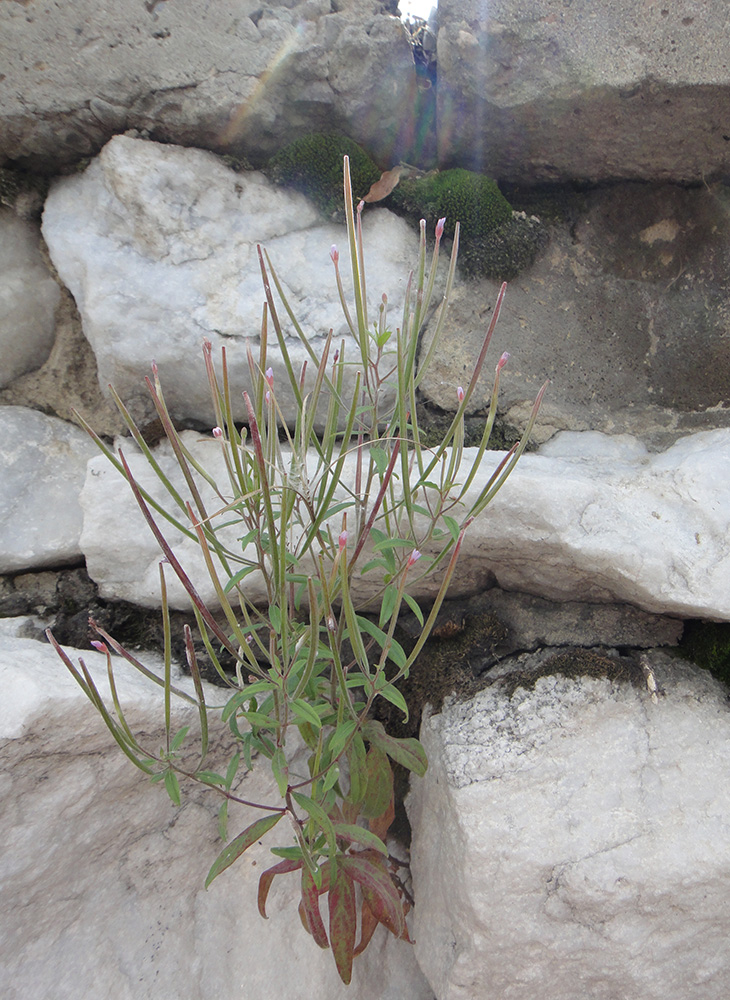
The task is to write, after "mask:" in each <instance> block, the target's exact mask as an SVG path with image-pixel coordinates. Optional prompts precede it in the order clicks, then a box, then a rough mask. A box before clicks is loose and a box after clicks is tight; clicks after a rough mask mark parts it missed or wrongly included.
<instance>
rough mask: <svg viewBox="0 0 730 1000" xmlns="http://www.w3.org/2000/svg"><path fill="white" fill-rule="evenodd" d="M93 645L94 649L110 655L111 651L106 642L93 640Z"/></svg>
mask: <svg viewBox="0 0 730 1000" xmlns="http://www.w3.org/2000/svg"><path fill="white" fill-rule="evenodd" d="M91 645H92V646H93V647H94V649H96V650H98V651H99V652H100V653H108V652H109V649H108V647H107V644H106V643H105V642H99V641H98V640H97V639H92V640H91Z"/></svg>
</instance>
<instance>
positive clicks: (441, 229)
mask: <svg viewBox="0 0 730 1000" xmlns="http://www.w3.org/2000/svg"><path fill="white" fill-rule="evenodd" d="M445 225H446V218H445V217H444V218H443V219H439V221H438V222H437V223H436V241H437V242H438V240H440V239H441V237H442V236H443V235H444V226H445Z"/></svg>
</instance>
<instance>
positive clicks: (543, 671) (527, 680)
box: [494, 646, 646, 698]
mask: <svg viewBox="0 0 730 1000" xmlns="http://www.w3.org/2000/svg"><path fill="white" fill-rule="evenodd" d="M553 674H560V675H561V676H562V677H568V678H571V679H576V678H578V677H605V678H607V679H608V680H610V681H615V682H617V683H624V684H633V685H635V686H636V687H645V684H646V682H645V678H644V674H643V672H642V670H641V667H640V666H639V665H638V664H637V663H635V662H634V661H633V660H632V659H630V658H628V657H618V656H607V655H606V654H605V653H602V652H600V651H598V650H596V649H586V648H584V647H580V646H576V647H574V648H570V649H565V650H561V652H559V653H556V654H555V655H553V656H550V657H548V658H547V659H546V660H545V661H544V662H543V663H541V664H540V665H539V666H536V667H532V668H527V669H524V670H513V671H511V672H510V673H508V674H505V675H503V676H501V677H497V678H495V679H494V683H499V684H500V686H501V687H502V688H503V689H504V690H505V692H506V694H507V697H508V698H511V697H512V695H513V694H514V693H515V691H517V689H518V688H524V689H525V690H528V691H532V690H533V689H534V687H535V684H536V683H537V681H538V680H539V679H540V678H541V677H550V676H552V675H553Z"/></svg>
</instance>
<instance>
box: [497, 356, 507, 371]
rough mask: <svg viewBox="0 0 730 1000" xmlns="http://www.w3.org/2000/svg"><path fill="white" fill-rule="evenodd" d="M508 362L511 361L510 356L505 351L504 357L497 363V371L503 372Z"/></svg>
mask: <svg viewBox="0 0 730 1000" xmlns="http://www.w3.org/2000/svg"><path fill="white" fill-rule="evenodd" d="M508 361H509V354H508V353H507V351H505V352H504V354H503V355H502V357H501V358H500V359H499V361H498V362H497V371H498V372H501V371H502V369H503V368H504V366H505V365H506V364H507V362H508Z"/></svg>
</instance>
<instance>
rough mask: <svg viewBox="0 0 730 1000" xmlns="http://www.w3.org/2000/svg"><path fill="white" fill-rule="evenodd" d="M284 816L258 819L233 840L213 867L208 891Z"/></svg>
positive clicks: (275, 814) (208, 878)
mask: <svg viewBox="0 0 730 1000" xmlns="http://www.w3.org/2000/svg"><path fill="white" fill-rule="evenodd" d="M283 815H284V813H283V812H276V813H272V814H271V815H270V816H264V817H262V818H261V819H257V820H256V822H255V823H251V825H250V826H247V827H246V829H245V830H244V831H243V832H242V833H239V835H238V836H237V837H236V838H235V839H234V840H232V841H231V842H230V844H228V846H227V847H224V848H223V850H222V851H221V853H220V854H219V855H218V857H217V858H216V859H215V861H214V862H213V864H212V865H211V869H210V871H209V872H208V877H207V878H206V880H205V888H206V889H207V888H208V886H209V885H210V883H211V882H212V881H213V879H214V878H215V877H216V876H217V875H220V873H221V872H222V871H225V870H226V868H229V867H230V866H231V865H232V864H233V862H234V861H235V860H236V859H237V858H240V856H241V855H242V854H243V852H244V851H247V850H248V848H249V847H250V846H251V844H255V843H256V841H257V840H260V839H261V837H263V835H264V834H265V833H268V831H269V830H271V829H272V827H275V826H276V824H277V823H278V822H279V820H280V819H281V817H282V816H283Z"/></svg>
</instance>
